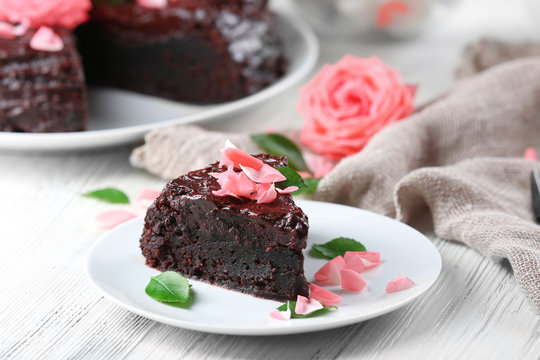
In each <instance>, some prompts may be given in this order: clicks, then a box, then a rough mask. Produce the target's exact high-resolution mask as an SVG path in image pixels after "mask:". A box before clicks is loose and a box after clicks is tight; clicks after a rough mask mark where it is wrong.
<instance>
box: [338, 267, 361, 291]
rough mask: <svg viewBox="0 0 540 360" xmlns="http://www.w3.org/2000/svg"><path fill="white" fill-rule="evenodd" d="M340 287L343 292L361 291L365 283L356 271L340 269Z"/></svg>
mask: <svg viewBox="0 0 540 360" xmlns="http://www.w3.org/2000/svg"><path fill="white" fill-rule="evenodd" d="M340 276H341V287H342V288H343V289H345V290H352V291H362V290H363V289H364V288H365V287H366V285H367V281H366V280H365V279H364V278H363V277H362V276H361V275H360V274H359V273H357V272H356V271H354V270H350V269H341V271H340Z"/></svg>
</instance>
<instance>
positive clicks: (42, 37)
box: [30, 26, 64, 52]
mask: <svg viewBox="0 0 540 360" xmlns="http://www.w3.org/2000/svg"><path fill="white" fill-rule="evenodd" d="M30 47H31V48H32V49H34V50H38V51H48V52H56V51H61V50H62V49H63V48H64V42H63V41H62V38H60V36H58V35H56V33H55V32H54V31H53V29H51V28H50V27H47V26H42V27H40V28H39V30H38V31H36V33H35V34H34V36H32V39H30Z"/></svg>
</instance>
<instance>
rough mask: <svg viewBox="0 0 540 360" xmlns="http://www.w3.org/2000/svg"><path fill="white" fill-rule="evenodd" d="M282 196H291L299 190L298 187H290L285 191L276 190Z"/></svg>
mask: <svg viewBox="0 0 540 360" xmlns="http://www.w3.org/2000/svg"><path fill="white" fill-rule="evenodd" d="M276 190H277V192H278V193H280V194H290V193H293V192H295V191H296V190H298V186H288V187H286V188H285V189H279V188H278V189H276Z"/></svg>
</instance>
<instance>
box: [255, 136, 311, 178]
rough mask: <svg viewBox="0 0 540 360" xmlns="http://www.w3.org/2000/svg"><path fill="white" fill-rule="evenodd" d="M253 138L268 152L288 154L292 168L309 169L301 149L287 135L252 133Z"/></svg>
mask: <svg viewBox="0 0 540 360" xmlns="http://www.w3.org/2000/svg"><path fill="white" fill-rule="evenodd" d="M251 139H252V140H253V141H254V142H255V143H256V144H257V145H259V147H260V148H261V149H263V150H264V151H266V152H267V153H270V154H273V155H277V156H286V157H287V160H288V161H289V166H290V167H291V168H293V169H295V170H300V171H309V170H308V167H307V165H306V162H305V161H304V157H303V156H302V153H301V152H300V149H298V147H297V146H296V145H295V144H294V143H293V142H292V141H291V140H289V139H287V138H286V137H285V136H283V135H279V134H254V135H251Z"/></svg>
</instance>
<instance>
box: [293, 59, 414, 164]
mask: <svg viewBox="0 0 540 360" xmlns="http://www.w3.org/2000/svg"><path fill="white" fill-rule="evenodd" d="M413 98H414V91H413V90H412V88H411V87H410V86H408V85H406V84H404V83H402V81H401V75H400V73H399V71H397V70H394V69H392V68H390V67H389V66H387V65H386V64H384V63H383V62H382V61H381V60H379V59H378V58H376V57H372V58H368V59H362V58H356V57H354V56H350V55H349V56H345V57H344V58H343V59H342V60H341V61H339V62H338V63H337V64H335V65H326V66H324V67H323V68H322V69H321V71H320V72H319V73H318V74H317V75H316V76H315V77H314V78H313V79H312V80H311V81H310V82H309V83H308V84H307V85H306V86H305V87H304V88H303V89H302V90H301V91H300V101H299V103H298V108H297V110H298V112H299V113H300V115H301V116H302V118H303V119H304V126H303V128H302V132H301V135H300V139H301V141H302V142H303V143H304V144H305V145H306V146H308V147H309V148H311V149H312V150H313V151H315V152H316V153H319V154H321V155H324V156H325V157H327V158H328V159H330V160H333V161H339V160H341V159H342V158H344V157H345V156H348V155H352V154H355V153H357V152H358V151H360V150H362V148H363V147H364V146H365V145H366V144H367V142H368V141H369V139H371V137H372V136H373V135H374V134H375V133H377V132H378V131H379V130H381V129H382V128H383V127H385V126H386V125H389V124H391V123H394V122H396V121H399V120H401V119H403V118H405V117H407V116H409V115H410V114H411V113H412V111H413V108H414V106H413Z"/></svg>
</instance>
